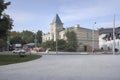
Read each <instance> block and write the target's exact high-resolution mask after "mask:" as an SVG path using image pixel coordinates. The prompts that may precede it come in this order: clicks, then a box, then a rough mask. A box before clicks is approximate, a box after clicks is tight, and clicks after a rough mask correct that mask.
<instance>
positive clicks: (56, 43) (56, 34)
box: [55, 27, 58, 54]
mask: <svg viewBox="0 0 120 80" xmlns="http://www.w3.org/2000/svg"><path fill="white" fill-rule="evenodd" d="M55 32H56V54H58V41H57V40H58V39H57V36H58V35H57V27H56V30H55Z"/></svg>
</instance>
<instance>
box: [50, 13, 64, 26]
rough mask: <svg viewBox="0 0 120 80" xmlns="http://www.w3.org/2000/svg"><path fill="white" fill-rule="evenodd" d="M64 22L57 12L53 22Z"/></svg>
mask: <svg viewBox="0 0 120 80" xmlns="http://www.w3.org/2000/svg"><path fill="white" fill-rule="evenodd" d="M54 23H56V24H63V23H62V21H61V20H60V17H59V16H58V14H56V16H55V17H54V19H53V21H52V23H51V24H54Z"/></svg>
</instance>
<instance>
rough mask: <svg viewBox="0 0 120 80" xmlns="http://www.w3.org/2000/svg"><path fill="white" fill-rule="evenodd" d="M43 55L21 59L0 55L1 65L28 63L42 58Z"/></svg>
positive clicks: (14, 56) (16, 56) (15, 56)
mask: <svg viewBox="0 0 120 80" xmlns="http://www.w3.org/2000/svg"><path fill="white" fill-rule="evenodd" d="M40 57H41V55H27V56H24V57H20V56H18V55H0V65H7V64H13V63H20V62H26V61H30V60H34V59H38V58H40Z"/></svg>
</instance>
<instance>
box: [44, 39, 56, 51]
mask: <svg viewBox="0 0 120 80" xmlns="http://www.w3.org/2000/svg"><path fill="white" fill-rule="evenodd" d="M55 46H56V45H55V41H53V40H51V41H46V42H43V43H42V47H43V49H44V50H46V49H47V48H50V50H52V51H55Z"/></svg>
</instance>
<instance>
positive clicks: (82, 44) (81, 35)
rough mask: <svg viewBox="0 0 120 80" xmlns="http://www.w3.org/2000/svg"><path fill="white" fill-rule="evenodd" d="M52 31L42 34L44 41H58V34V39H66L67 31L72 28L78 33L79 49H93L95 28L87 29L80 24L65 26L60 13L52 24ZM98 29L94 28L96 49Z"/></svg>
mask: <svg viewBox="0 0 120 80" xmlns="http://www.w3.org/2000/svg"><path fill="white" fill-rule="evenodd" d="M50 28H51V30H50V32H49V33H47V34H43V36H42V41H43V42H46V41H48V40H54V41H56V36H57V39H64V40H66V36H65V33H66V32H67V31H68V30H70V31H71V30H72V31H74V32H75V33H76V37H77V43H78V49H77V50H78V51H91V50H92V47H93V44H92V42H93V34H92V32H93V30H91V29H86V28H83V27H81V26H80V25H79V24H77V25H75V26H72V27H69V28H66V29H65V28H64V27H63V23H62V21H61V20H60V18H59V16H58V14H56V16H55V17H54V19H53V21H52V23H51V24H50ZM98 37H99V34H98V31H97V30H94V47H95V49H98V48H99V46H98V43H99V42H98Z"/></svg>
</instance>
